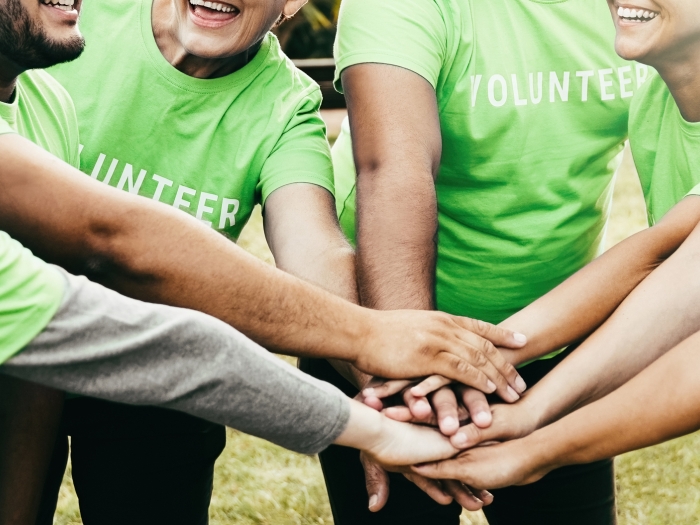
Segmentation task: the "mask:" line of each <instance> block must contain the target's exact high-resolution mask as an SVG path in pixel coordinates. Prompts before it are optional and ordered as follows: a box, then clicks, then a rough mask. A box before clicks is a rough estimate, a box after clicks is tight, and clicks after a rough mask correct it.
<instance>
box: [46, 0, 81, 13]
mask: <svg viewBox="0 0 700 525" xmlns="http://www.w3.org/2000/svg"><path fill="white" fill-rule="evenodd" d="M41 3H42V4H44V5H48V6H51V7H55V8H56V9H60V10H61V11H72V10H73V9H74V6H75V0H41Z"/></svg>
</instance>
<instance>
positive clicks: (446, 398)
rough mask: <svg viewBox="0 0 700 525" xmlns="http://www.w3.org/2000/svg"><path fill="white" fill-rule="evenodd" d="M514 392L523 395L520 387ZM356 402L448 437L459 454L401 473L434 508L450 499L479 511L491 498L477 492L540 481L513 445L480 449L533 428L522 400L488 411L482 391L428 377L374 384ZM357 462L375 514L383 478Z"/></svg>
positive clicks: (531, 413)
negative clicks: (364, 475)
mask: <svg viewBox="0 0 700 525" xmlns="http://www.w3.org/2000/svg"><path fill="white" fill-rule="evenodd" d="M521 381H522V380H521ZM518 387H520V388H522V390H524V383H523V384H519V385H518ZM507 393H508V394H509V395H508V397H507V399H504V400H505V401H509V402H514V401H517V400H518V399H520V396H519V395H518V394H517V393H515V392H508V391H507ZM358 399H359V400H361V401H363V402H364V403H365V404H366V405H368V406H370V407H372V408H374V409H375V410H381V411H382V412H383V413H384V414H385V415H386V416H387V417H389V418H391V419H394V420H397V421H402V422H411V423H419V424H423V425H430V426H437V427H439V429H440V431H441V433H442V434H443V435H444V436H446V437H449V438H450V441H451V444H452V446H454V447H455V448H456V449H460V450H463V451H464V452H462V453H460V454H459V455H458V456H457V457H455V458H452V459H448V460H444V461H440V462H437V463H431V464H427V465H421V466H417V467H412V468H410V469H402V472H403V473H404V475H405V476H406V477H407V478H408V479H409V480H411V481H412V482H414V483H415V484H416V485H417V486H418V487H420V488H421V489H422V490H423V491H425V492H426V493H427V494H428V495H429V496H430V497H431V498H433V499H434V500H435V501H437V502H438V503H440V504H448V503H450V502H452V501H453V500H454V501H457V502H458V503H459V504H460V505H462V507H464V508H466V509H468V510H479V509H480V508H481V507H483V506H484V505H488V504H489V503H491V501H492V499H493V498H492V496H491V495H490V494H489V493H487V492H486V491H484V490H482V489H488V488H500V487H503V486H508V485H513V484H520V483H525V482H531V481H534V478H533V476H537V475H539V476H540V477H541V474H538V473H534V474H533V473H531V472H530V470H528V467H527V466H526V465H524V464H523V458H526V457H527V456H528V454H526V453H525V454H523V453H522V451H520V450H519V448H518V447H520V446H521V445H520V444H519V442H517V441H516V442H513V443H505V444H502V445H497V446H484V445H488V444H492V443H495V442H501V441H508V440H512V439H517V438H520V437H523V436H526V435H528V434H530V433H531V432H533V431H534V430H535V429H536V428H537V427H538V424H539V421H538V419H537V412H536V411H535V410H534V408H533V407H531V406H529V404H528V397H527V396H524V397H523V398H522V399H520V400H519V401H517V402H516V403H514V404H503V403H498V404H494V405H491V406H489V403H488V401H487V399H486V396H485V395H484V394H483V393H482V392H480V391H478V390H475V389H473V388H470V387H467V386H464V385H461V384H454V383H452V382H451V381H449V380H447V379H445V378H443V377H440V376H432V377H429V378H428V379H426V380H424V381H422V382H419V383H418V384H416V382H415V381H413V382H412V381H402V380H395V381H385V382H382V381H376V380H375V381H372V382H370V384H368V385H367V387H366V388H365V389H364V390H363V391H362V392H361V393H360V394H359V395H358ZM479 445H481V446H479ZM477 446H479V447H478V448H473V449H472V447H477ZM465 449H471V450H465ZM495 459H498V461H495ZM362 462H363V466H364V468H365V474H366V479H367V490H368V493H369V495H370V510H373V511H378V510H380V509H381V508H382V507H383V506H384V504H385V503H386V501H387V499H388V495H389V487H388V476H387V473H386V471H385V470H384V469H382V468H381V467H380V466H379V465H377V464H376V463H373V462H372V461H370V460H369V459H368V458H367V457H363V458H362ZM473 487H478V488H479V489H476V488H473Z"/></svg>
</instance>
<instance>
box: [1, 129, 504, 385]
mask: <svg viewBox="0 0 700 525" xmlns="http://www.w3.org/2000/svg"><path fill="white" fill-rule="evenodd" d="M0 159H2V165H1V166H0V190H1V191H0V228H2V229H3V230H5V231H7V232H8V233H9V234H10V235H12V236H13V237H15V238H16V239H18V240H19V241H20V242H23V243H24V244H25V245H26V246H27V247H28V248H30V249H32V250H33V251H34V252H35V253H36V254H37V255H39V256H40V257H42V258H44V259H45V260H48V261H50V262H54V263H57V264H60V265H62V266H64V267H66V268H67V269H69V270H71V271H73V272H75V273H85V274H88V275H89V276H90V277H92V278H93V279H95V280H98V281H101V282H102V283H103V284H105V285H107V286H109V287H110V288H114V289H116V290H117V291H120V292H122V293H124V294H125V295H129V296H131V297H135V298H138V299H143V300H147V301H152V302H159V303H164V304H170V305H174V306H181V307H186V308H192V309H195V310H200V311H202V312H205V313H208V314H210V315H213V316H214V317H217V318H219V319H221V320H223V321H225V322H227V323H229V324H231V325H233V326H235V327H236V328H237V329H238V330H240V331H241V332H242V333H244V334H246V335H247V336H249V337H250V338H251V339H253V340H255V341H256V342H258V343H260V344H262V345H263V346H266V347H267V348H269V349H272V350H276V351H279V352H283V353H288V354H290V355H304V356H314V357H325V358H334V359H343V360H346V361H350V362H352V363H353V364H354V365H355V366H356V367H357V368H359V369H361V370H363V371H365V372H367V373H371V374H375V375H386V376H389V377H417V376H420V375H423V374H426V373H435V372H436V369H439V370H440V372H437V373H441V374H443V375H445V376H448V377H453V378H454V379H455V380H460V381H463V382H465V383H469V384H473V385H474V386H477V387H478V388H480V389H483V390H484V391H492V390H493V389H492V388H490V387H489V384H488V378H487V376H486V375H485V374H484V372H482V371H481V370H479V369H478V368H477V367H478V366H479V364H478V363H477V361H479V362H480V361H481V360H482V358H483V356H481V351H482V350H483V351H486V352H491V351H495V349H493V348H489V347H488V345H486V344H485V341H484V342H483V343H482V347H480V348H479V349H475V347H474V346H473V345H469V344H467V343H465V341H468V340H469V338H473V337H474V333H473V331H472V328H473V323H472V321H471V320H469V319H464V318H459V317H455V316H448V315H447V314H440V313H437V312H431V313H427V312H425V313H423V312H411V311H401V312H372V311H370V310H367V309H364V308H361V307H359V306H356V305H353V304H351V303H349V302H347V301H344V300H342V299H341V298H339V297H335V296H333V295H331V294H329V293H328V292H325V291H324V290H321V289H320V288H317V287H315V286H310V285H308V284H306V283H304V282H303V281H301V280H300V279H298V278H296V277H293V276H291V275H288V274H286V273H284V272H281V271H279V270H276V269H274V268H271V267H270V266H269V265H266V264H264V263H262V262H260V261H258V260H257V259H255V258H254V257H253V256H251V255H249V254H247V253H245V251H244V250H242V249H240V248H239V247H237V246H235V245H234V244H233V243H231V242H230V241H228V240H227V239H225V238H224V237H223V236H221V235H219V234H217V233H215V232H214V231H212V230H211V229H210V228H208V227H206V226H205V225H203V224H201V223H200V222H199V221H197V220H196V219H194V218H192V217H189V216H187V215H186V214H184V213H182V212H180V211H178V210H174V209H173V208H171V207H169V206H166V205H164V204H161V203H157V202H154V201H152V200H149V199H145V198H143V197H138V196H135V195H131V194H129V193H126V192H122V191H119V190H116V189H114V188H110V187H109V186H106V185H104V184H100V183H98V182H96V181H94V180H93V179H91V178H90V177H86V176H85V175H83V174H82V173H80V172H79V171H78V170H76V169H74V168H72V167H70V166H68V165H67V164H65V163H64V162H61V161H60V160H58V159H56V158H55V157H53V156H52V155H50V154H48V153H47V152H45V151H44V150H42V149H41V148H39V147H37V146H36V145H34V144H32V143H31V142H29V141H28V140H25V139H23V138H21V137H18V136H15V135H4V136H0ZM493 329H494V330H496V331H497V332H498V333H501V334H503V333H505V331H499V330H498V329H496V328H495V327H493Z"/></svg>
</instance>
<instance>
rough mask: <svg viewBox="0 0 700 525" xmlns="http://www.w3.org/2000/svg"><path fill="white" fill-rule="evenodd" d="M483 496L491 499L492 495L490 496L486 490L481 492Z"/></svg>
mask: <svg viewBox="0 0 700 525" xmlns="http://www.w3.org/2000/svg"><path fill="white" fill-rule="evenodd" d="M483 495H484V496H486V497H487V498H493V494H491V493H490V492H489V491H488V490H485V491H483Z"/></svg>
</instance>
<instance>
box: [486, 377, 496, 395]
mask: <svg viewBox="0 0 700 525" xmlns="http://www.w3.org/2000/svg"><path fill="white" fill-rule="evenodd" d="M486 388H488V389H489V391H488V392H487V393H488V394H490V393H491V392H493V391H494V390H496V383H494V382H493V381H491V380H490V379H489V381H488V383H486Z"/></svg>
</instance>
